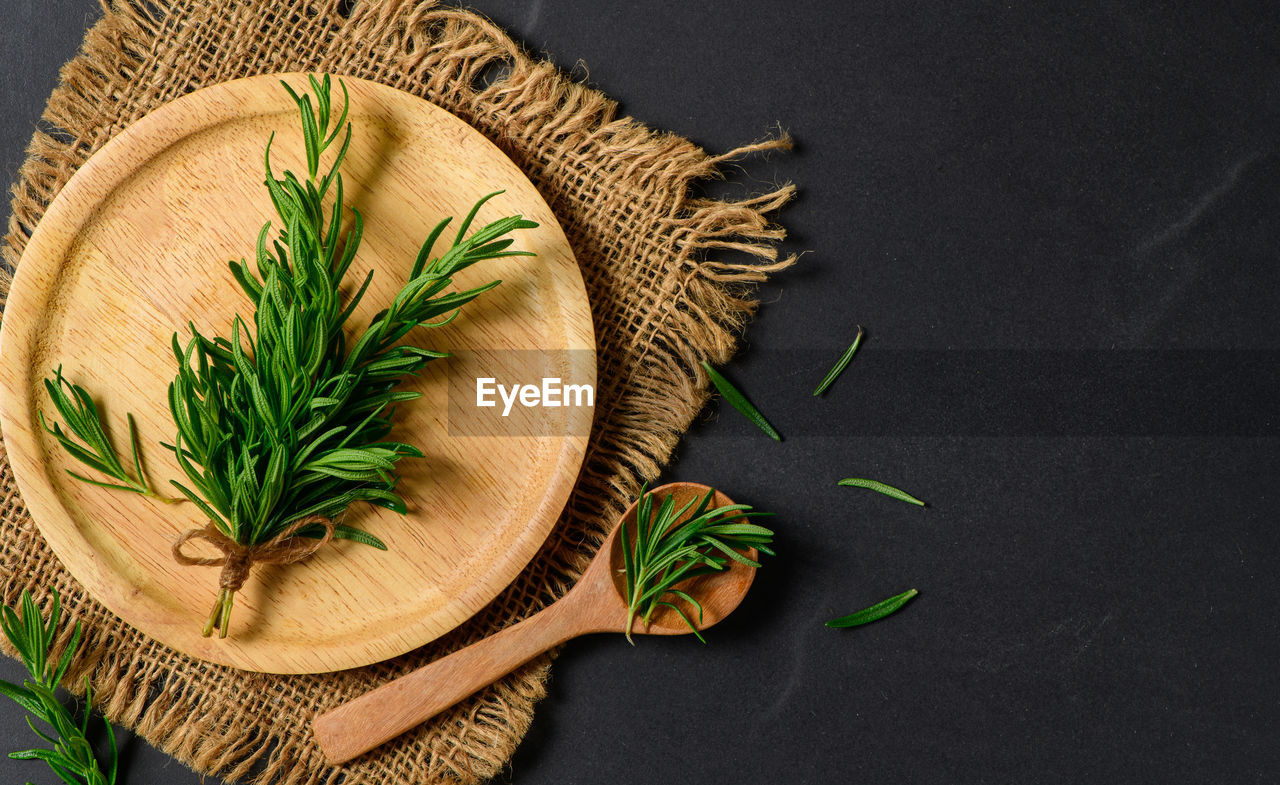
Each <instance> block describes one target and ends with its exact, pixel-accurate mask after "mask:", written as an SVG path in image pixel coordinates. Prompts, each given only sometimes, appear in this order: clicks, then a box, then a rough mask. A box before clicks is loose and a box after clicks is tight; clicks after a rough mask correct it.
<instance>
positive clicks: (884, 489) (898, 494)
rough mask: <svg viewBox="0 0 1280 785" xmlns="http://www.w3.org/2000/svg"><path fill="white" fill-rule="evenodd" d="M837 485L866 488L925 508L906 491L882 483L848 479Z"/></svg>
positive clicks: (922, 503)
mask: <svg viewBox="0 0 1280 785" xmlns="http://www.w3.org/2000/svg"><path fill="white" fill-rule="evenodd" d="M837 485H847V486H850V487H853V488H866V489H868V490H872V491H875V492H876V493H883V494H884V495H885V496H892V497H893V498H895V499H898V500H900V501H904V502H908V503H910V504H917V505H919V506H921V507H924V506H925V503H924V502H922V501H920V500H919V499H917V498H916V497H914V496H912V495H911V494H909V493H907V492H906V491H902V490H899V489H897V488H895V487H893V486H892V485H885V484H884V483H882V482H876V481H875V480H864V479H862V478H860V477H848V478H846V479H843V480H841V481H840V482H838V483H837Z"/></svg>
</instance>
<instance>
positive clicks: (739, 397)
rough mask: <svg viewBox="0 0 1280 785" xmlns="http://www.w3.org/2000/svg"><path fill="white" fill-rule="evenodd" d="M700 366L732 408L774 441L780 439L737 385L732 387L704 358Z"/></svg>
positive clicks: (774, 429) (779, 435) (775, 430)
mask: <svg viewBox="0 0 1280 785" xmlns="http://www.w3.org/2000/svg"><path fill="white" fill-rule="evenodd" d="M702 368H703V370H705V371H706V372H707V375H708V376H709V377H711V383H712V384H713V385H715V388H716V390H718V391H719V392H720V394H721V395H722V396H724V399H725V400H726V401H728V402H729V403H730V404H731V405H732V406H733V408H735V409H737V410H738V411H740V412H742V413H743V414H744V415H746V417H747V419H748V420H750V421H751V422H753V423H755V424H756V427H757V428H759V429H760V430H762V431H764V432H765V433H766V434H768V436H769V438H770V439H773V440H774V441H775V442H780V441H782V435H781V434H780V433H778V431H777V429H776V428H774V427H773V425H771V424H770V423H769V421H768V420H766V419H765V417H764V415H763V414H761V413H760V410H759V409H757V408H756V407H755V406H752V405H751V401H748V400H747V397H746V396H745V395H743V394H742V393H741V392H739V391H738V388H737V387H734V386H733V384H731V383H730V382H729V380H728V379H726V378H724V377H723V376H721V375H720V372H719V371H717V370H716V369H715V368H712V367H711V365H710V364H709V363H707V361H706V360H703V361H702Z"/></svg>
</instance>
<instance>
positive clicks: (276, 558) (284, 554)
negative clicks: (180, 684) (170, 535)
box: [173, 515, 334, 638]
mask: <svg viewBox="0 0 1280 785" xmlns="http://www.w3.org/2000/svg"><path fill="white" fill-rule="evenodd" d="M311 526H320V527H322V528H323V529H324V534H323V535H322V536H321V537H320V538H318V539H311V538H309V537H300V536H299V533H300V532H302V531H303V530H304V529H307V528H309V527H311ZM333 532H334V523H333V521H332V520H330V519H329V518H326V517H324V516H323V515H308V516H307V517H305V518H299V519H298V520H296V521H294V522H293V523H291V524H289V525H288V526H286V527H285V528H284V530H283V531H281V532H280V533H279V534H277V535H276V536H275V537H272V538H271V539H270V540H267V541H266V542H263V543H259V544H257V545H242V544H241V543H239V542H236V541H235V540H233V539H231V538H230V537H228V536H227V535H225V534H223V533H222V531H221V530H220V529H219V528H218V527H217V526H215V525H214V524H213V522H212V521H210V522H209V523H206V524H205V525H204V526H203V527H202V528H199V529H191V530H189V531H186V532H183V533H182V534H181V535H179V536H178V539H176V540H174V541H173V558H174V561H176V562H178V564H181V565H182V566H184V567H221V568H222V572H221V574H220V575H219V576H218V587H219V591H218V599H217V601H216V602H215V603H214V605H213V611H212V612H211V613H210V614H209V619H208V621H206V622H205V625H204V636H205V637H206V638H207V637H209V636H210V635H212V634H213V629H214V627H217V628H218V637H220V638H225V637H227V628H228V626H229V625H230V621H231V603H232V598H233V597H234V596H235V593H236V592H237V591H239V590H240V588H241V587H242V586H244V583H245V581H246V580H248V578H249V572H250V571H251V570H252V569H253V565H255V564H296V563H298V562H300V561H304V560H306V559H309V558H311V557H312V556H314V555H315V553H316V551H318V550H320V549H321V548H323V547H324V546H325V545H326V544H328V542H329V541H330V540H332V539H333ZM192 540H204V541H205V542H207V543H209V544H210V545H212V546H213V547H214V548H217V549H218V550H219V551H220V552H221V555H220V556H188V555H187V554H186V553H184V552H183V550H182V549H183V546H185V545H186V544H187V543H188V542H191V541H192Z"/></svg>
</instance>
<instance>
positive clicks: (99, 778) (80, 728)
mask: <svg viewBox="0 0 1280 785" xmlns="http://www.w3.org/2000/svg"><path fill="white" fill-rule="evenodd" d="M61 620H62V607H61V603H60V601H59V598H58V594H57V592H54V595H53V607H52V608H51V609H50V611H49V619H48V621H45V620H44V619H43V618H41V616H40V610H39V609H38V608H37V607H36V604H35V601H34V600H32V599H31V593H30V592H28V591H23V592H22V600H21V602H20V604H19V609H18V610H15V609H13V608H10V607H7V606H0V629H3V631H4V635H5V637H6V638H8V639H9V642H10V643H11V644H13V647H14V648H15V649H17V650H18V657H20V658H21V659H22V664H23V665H24V666H26V668H27V671H28V672H29V673H30V674H31V678H30V679H27V680H26V681H25V682H23V684H22V686H18V685H17V684H13V683H12V682H8V681H5V680H3V679H0V694H3V695H4V696H5V697H8V698H10V699H11V700H13V701H14V702H15V703H17V704H18V705H19V706H21V707H22V708H23V710H24V711H26V712H27V713H28V714H29V715H31V716H29V717H27V725H28V726H30V728H31V730H32V732H33V733H35V734H36V735H37V736H39V737H40V738H41V739H44V740H45V741H46V742H48V743H49V744H50V745H52V748H51V749H30V750H22V751H20V752H11V753H9V757H10V758H13V759H15V760H42V761H44V762H45V763H47V764H49V768H51V769H53V771H54V773H55V774H57V775H58V778H59V779H61V780H62V781H63V782H65V783H67V785H113V784H114V783H115V781H116V762H117V755H116V740H115V733H114V731H112V729H111V723H109V722H104V723H103V724H104V725H105V726H106V734H107V744H108V749H107V756H106V763H105V765H103V764H102V763H101V762H99V761H98V759H97V757H96V756H95V755H94V751H93V746H92V745H91V744H90V743H89V739H88V732H89V716H90V707H91V706H92V705H93V692H92V690H91V689H90V687H89V680H88V677H86V678H85V684H84V704H85V708H84V716H83V717H82V718H81V719H79V720H77V719H76V718H75V717H74V716H73V715H72V713H71V711H70V710H69V709H68V708H67V707H66V706H64V705H63V704H62V701H60V700H59V699H58V696H57V694H56V690H57V689H58V687H59V686H60V685H61V684H62V680H63V679H64V678H65V677H66V675H67V670H68V668H70V667H71V659H72V657H74V656H75V653H76V649H77V647H79V645H80V631H81V630H80V624H79V622H77V623H76V626H75V629H74V631H73V632H72V633H71V640H70V641H69V642H68V643H67V647H66V649H64V650H63V652H62V656H61V657H60V658H58V660H57V661H56V662H55V661H53V659H52V653H53V644H54V641H55V640H56V639H57V634H58V625H59V624H60V622H61ZM32 718H34V719H35V720H39V721H40V722H43V723H44V724H45V725H46V726H47V730H42V729H41V728H39V727H37V726H36V724H35V721H34V720H33V719H32Z"/></svg>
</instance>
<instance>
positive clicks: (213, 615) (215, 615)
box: [200, 589, 227, 638]
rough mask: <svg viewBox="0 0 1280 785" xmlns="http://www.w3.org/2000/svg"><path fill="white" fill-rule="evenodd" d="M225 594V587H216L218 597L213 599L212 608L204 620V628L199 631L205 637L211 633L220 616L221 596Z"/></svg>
mask: <svg viewBox="0 0 1280 785" xmlns="http://www.w3.org/2000/svg"><path fill="white" fill-rule="evenodd" d="M226 594H227V590H226V589H218V598H217V599H216V600H214V601H213V609H212V610H211V611H209V618H208V619H206V620H205V623H204V630H203V631H202V632H201V633H200V634H201V635H203V636H204V637H206V638H208V637H209V636H211V635H213V628H214V627H217V626H218V621H219V619H220V618H221V617H222V604H223V598H224V597H225V596H226ZM223 637H225V635H224V636H223Z"/></svg>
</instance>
